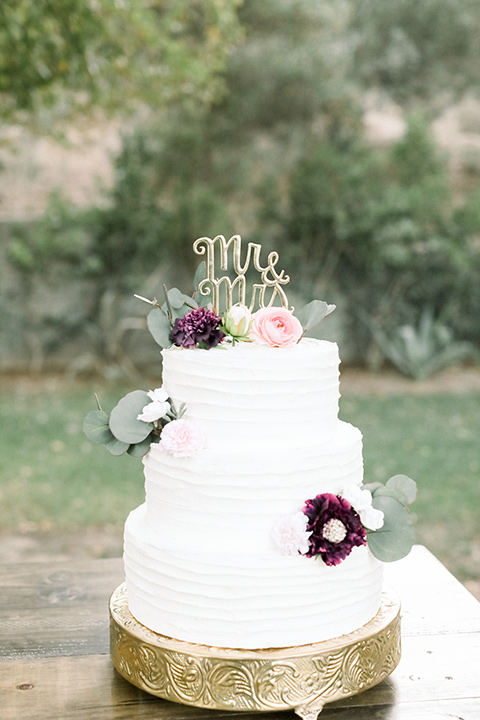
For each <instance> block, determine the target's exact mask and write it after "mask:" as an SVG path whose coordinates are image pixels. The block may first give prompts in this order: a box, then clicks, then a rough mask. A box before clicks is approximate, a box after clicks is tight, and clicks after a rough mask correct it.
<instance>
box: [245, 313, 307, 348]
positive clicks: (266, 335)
mask: <svg viewBox="0 0 480 720" xmlns="http://www.w3.org/2000/svg"><path fill="white" fill-rule="evenodd" d="M302 335H303V328H302V326H301V324H300V321H299V320H298V318H296V317H295V316H294V315H292V313H291V312H290V310H287V308H284V307H266V308H261V309H260V310H257V312H256V313H255V314H254V315H253V321H252V327H251V330H250V337H251V339H252V340H256V341H257V342H259V343H262V344H263V345H270V346H271V347H287V346H288V345H294V344H295V343H297V342H298V341H299V340H300V338H301V337H302Z"/></svg>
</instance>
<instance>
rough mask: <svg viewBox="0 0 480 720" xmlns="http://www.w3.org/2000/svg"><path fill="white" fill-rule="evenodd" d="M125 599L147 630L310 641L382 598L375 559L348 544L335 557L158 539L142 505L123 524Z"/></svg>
mask: <svg viewBox="0 0 480 720" xmlns="http://www.w3.org/2000/svg"><path fill="white" fill-rule="evenodd" d="M124 547H125V553H124V559H125V575H126V585H127V589H128V603H129V609H130V612H131V613H132V615H133V616H134V617H135V618H136V620H137V621H138V622H140V623H141V624H142V625H145V626H146V627H148V628H150V630H153V631H154V632H157V633H160V634H162V635H165V636H168V637H172V638H176V639H178V640H183V641H186V642H191V643H200V644H205V645H213V646H217V647H225V648H274V647H277V648H278V647H287V646H290V647H291V646H295V645H304V644H307V643H316V642H320V641H323V640H327V639H329V638H334V637H338V636H340V635H343V634H345V633H350V632H352V631H353V630H356V629H357V628H360V627H362V626H363V625H365V623H367V622H368V621H369V620H371V619H372V618H373V617H374V616H375V614H376V613H377V611H378V608H379V606H380V598H381V589H382V576H383V573H382V565H381V563H380V562H378V561H377V560H376V559H375V558H374V557H373V556H372V555H371V553H370V552H369V550H368V548H367V547H356V548H354V549H353V550H352V553H351V554H350V556H349V557H348V558H347V559H346V560H344V561H343V562H342V563H340V564H339V565H337V566H334V567H327V566H326V565H324V564H323V563H322V562H321V560H313V559H309V558H305V557H301V556H298V557H285V556H280V555H274V554H273V553H272V554H267V553H264V554H253V553H251V554H244V555H240V554H238V553H236V554H233V553H222V552H221V549H219V550H218V552H208V554H206V553H202V552H201V550H200V549H199V548H198V547H178V546H177V547H167V546H164V545H159V544H158V541H156V538H155V536H154V533H153V532H152V531H151V530H150V529H149V528H148V527H147V524H146V522H145V505H141V506H140V507H138V508H137V509H136V510H134V511H133V512H132V513H130V515H129V517H128V519H127V522H126V525H125V544H124Z"/></svg>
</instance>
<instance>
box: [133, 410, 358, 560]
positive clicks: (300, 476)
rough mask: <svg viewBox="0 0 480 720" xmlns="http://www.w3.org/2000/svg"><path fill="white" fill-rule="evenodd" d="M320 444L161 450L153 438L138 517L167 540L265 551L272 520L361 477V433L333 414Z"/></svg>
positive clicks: (173, 543)
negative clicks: (179, 453) (187, 453)
mask: <svg viewBox="0 0 480 720" xmlns="http://www.w3.org/2000/svg"><path fill="white" fill-rule="evenodd" d="M335 428H336V431H335V433H334V435H333V436H332V437H331V438H330V440H329V442H328V443H321V444H320V443H319V444H317V445H316V446H315V447H309V448H302V449H301V450H300V449H293V450H292V449H290V448H288V447H284V446H283V447H278V448H268V449H265V450H264V451H263V452H258V451H257V452H254V451H252V452H241V453H240V452H226V451H224V450H222V449H221V448H219V449H206V450H202V451H200V452H198V453H196V454H195V456H193V457H188V458H181V457H180V458H178V457H173V456H172V455H169V454H168V453H166V452H165V451H164V450H162V448H161V446H160V445H158V444H153V445H152V446H151V448H150V451H149V452H148V454H147V455H146V456H145V458H144V460H143V462H144V466H145V495H146V512H145V522H146V524H147V526H148V528H149V530H150V531H151V532H154V533H155V535H156V537H157V539H158V541H159V542H161V543H166V544H167V545H169V546H173V547H175V546H176V545H177V544H180V545H182V546H185V545H186V546H191V547H201V548H202V549H203V550H213V551H215V550H217V549H218V548H220V547H221V548H222V549H223V550H224V551H227V550H228V551H233V552H250V551H253V550H255V551H256V552H264V551H271V550H272V548H273V545H272V543H273V540H272V532H271V531H272V527H273V525H274V524H275V522H276V521H277V520H278V518H279V517H281V516H282V515H285V514H288V513H291V512H295V511H297V510H301V509H302V508H303V505H304V503H305V501H306V500H308V499H309V498H314V497H315V496H316V495H318V494H320V493H325V492H329V493H333V494H338V493H341V492H342V490H343V489H344V488H345V487H347V486H349V485H361V483H362V479H363V459H362V435H361V433H360V430H359V429H358V428H356V427H354V426H353V425H350V424H348V423H344V422H341V421H340V420H337V421H336V422H335Z"/></svg>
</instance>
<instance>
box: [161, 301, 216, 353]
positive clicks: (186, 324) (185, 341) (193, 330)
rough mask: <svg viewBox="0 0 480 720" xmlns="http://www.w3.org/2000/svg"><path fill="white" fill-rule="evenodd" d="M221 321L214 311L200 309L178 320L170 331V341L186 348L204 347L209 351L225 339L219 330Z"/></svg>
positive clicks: (191, 311)
mask: <svg viewBox="0 0 480 720" xmlns="http://www.w3.org/2000/svg"><path fill="white" fill-rule="evenodd" d="M220 322H221V320H220V318H219V317H218V315H216V314H215V313H214V312H213V311H212V310H206V309H205V308H202V307H199V308H195V310H190V312H188V313H187V314H186V315H185V316H184V317H183V318H177V319H176V320H175V323H174V325H173V328H172V329H171V331H170V340H171V341H172V342H174V343H175V345H179V346H181V347H184V348H193V347H195V346H196V345H202V347H205V348H206V349H207V350H210V348H212V347H215V345H218V343H219V342H221V341H222V340H223V338H224V337H225V335H224V333H223V332H222V331H221V330H220V329H219V327H218V326H219V324H220Z"/></svg>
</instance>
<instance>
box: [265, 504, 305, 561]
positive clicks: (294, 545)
mask: <svg viewBox="0 0 480 720" xmlns="http://www.w3.org/2000/svg"><path fill="white" fill-rule="evenodd" d="M307 523H308V518H307V516H306V515H304V513H303V512H302V511H301V510H298V512H293V513H289V514H288V515H283V516H282V517H281V518H279V519H278V520H277V522H276V524H275V525H274V527H273V530H272V537H273V540H274V542H275V544H276V545H277V546H278V549H279V550H280V552H281V554H282V555H298V553H301V554H302V555H303V554H305V553H307V552H308V550H309V548H310V543H309V540H308V539H309V537H310V535H311V534H312V533H311V532H307Z"/></svg>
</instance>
